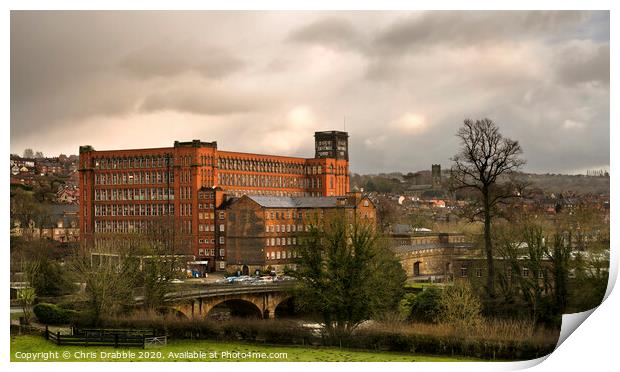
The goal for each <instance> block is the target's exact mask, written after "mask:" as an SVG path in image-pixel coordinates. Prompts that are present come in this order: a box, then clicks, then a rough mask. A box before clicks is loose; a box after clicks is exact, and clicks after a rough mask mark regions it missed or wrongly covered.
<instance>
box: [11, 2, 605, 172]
mask: <svg viewBox="0 0 620 372" xmlns="http://www.w3.org/2000/svg"><path fill="white" fill-rule="evenodd" d="M345 117H346V130H347V131H348V132H349V134H350V148H351V150H350V157H351V169H352V171H354V172H364V173H369V172H375V173H376V172H390V171H411V170H420V169H427V168H430V164H431V163H441V164H442V165H443V166H444V167H448V166H449V165H450V160H449V159H450V157H451V156H452V155H453V154H454V153H455V152H456V151H457V148H458V141H457V139H456V137H455V136H454V134H455V133H456V131H457V129H458V128H459V126H460V125H461V124H462V121H463V119H464V118H481V117H489V118H491V119H493V120H495V121H496V122H497V123H498V124H499V126H500V128H501V130H502V132H503V134H504V135H505V136H507V137H510V138H513V139H517V140H519V141H520V142H521V144H522V147H523V150H524V157H525V158H526V160H527V162H528V163H527V166H526V170H528V171H532V172H566V173H574V172H580V171H585V169H591V168H597V169H598V168H603V167H604V168H608V166H609V13H608V12H562V11H553V12H539V11H535V12H522V11H518V12H514V11H512V12H509V11H504V12H476V11H463V12H402V11H399V12H295V13H290V12H287V13H278V12H144V11H142V12H72V13H71V12H12V13H11V152H14V153H19V154H21V153H22V152H23V150H24V148H26V147H31V148H34V149H35V150H39V151H43V152H44V153H45V154H48V155H57V154H59V153H65V154H76V153H77V152H78V146H79V145H85V144H90V145H93V146H94V147H95V148H96V149H100V150H103V149H121V148H141V147H162V146H171V145H172V143H173V141H174V140H191V139H201V140H204V141H212V140H217V141H218V148H220V149H223V150H231V151H242V152H257V153H271V154H279V155H295V156H304V157H311V156H313V154H314V152H313V138H312V135H313V133H314V131H318V130H331V129H336V130H342V129H343V127H344V124H345V123H344V122H345V120H344V118H345Z"/></svg>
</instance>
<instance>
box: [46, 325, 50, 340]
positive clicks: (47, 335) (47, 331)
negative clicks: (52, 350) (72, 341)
mask: <svg viewBox="0 0 620 372" xmlns="http://www.w3.org/2000/svg"><path fill="white" fill-rule="evenodd" d="M45 339H46V340H49V339H50V331H49V329H48V328H47V324H46V325H45Z"/></svg>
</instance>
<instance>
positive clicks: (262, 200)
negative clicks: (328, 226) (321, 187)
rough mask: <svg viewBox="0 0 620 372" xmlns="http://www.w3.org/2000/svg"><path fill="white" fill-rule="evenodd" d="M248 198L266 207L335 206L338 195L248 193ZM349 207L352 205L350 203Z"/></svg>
mask: <svg viewBox="0 0 620 372" xmlns="http://www.w3.org/2000/svg"><path fill="white" fill-rule="evenodd" d="M247 197H248V198H250V199H251V200H253V201H254V202H256V203H257V204H259V205H260V206H261V207H265V208H335V207H338V206H339V205H338V204H337V200H338V197H336V196H322V197H308V196H304V197H290V196H260V195H247ZM348 207H351V206H350V205H348Z"/></svg>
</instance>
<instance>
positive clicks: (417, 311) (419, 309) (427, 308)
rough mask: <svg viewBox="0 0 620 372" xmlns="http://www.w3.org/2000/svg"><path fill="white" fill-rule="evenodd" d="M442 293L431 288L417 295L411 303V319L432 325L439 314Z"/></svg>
mask: <svg viewBox="0 0 620 372" xmlns="http://www.w3.org/2000/svg"><path fill="white" fill-rule="evenodd" d="M440 296H441V292H440V291H439V290H438V289H437V288H433V287H429V288H426V289H425V290H424V291H422V292H421V293H420V294H418V295H416V296H415V298H414V299H413V301H412V302H411V312H410V313H409V319H411V320H416V321H419V322H427V323H431V322H433V321H435V320H436V319H435V316H436V314H437V313H439V298H440Z"/></svg>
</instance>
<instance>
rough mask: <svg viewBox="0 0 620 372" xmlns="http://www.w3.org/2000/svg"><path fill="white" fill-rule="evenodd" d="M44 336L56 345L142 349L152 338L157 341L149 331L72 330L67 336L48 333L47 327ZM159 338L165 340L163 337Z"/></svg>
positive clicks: (151, 341) (152, 332)
mask: <svg viewBox="0 0 620 372" xmlns="http://www.w3.org/2000/svg"><path fill="white" fill-rule="evenodd" d="M44 336H45V339H47V340H50V341H52V342H54V343H56V345H74V346H113V347H115V348H118V347H141V348H143V349H144V348H145V347H146V345H147V344H153V338H156V339H157V335H156V334H155V332H154V331H151V330H128V329H78V328H72V330H71V334H69V335H67V334H61V333H60V332H56V333H54V332H50V331H49V329H48V328H47V326H46V327H45V333H44ZM159 337H160V338H161V337H163V340H166V337H165V336H159ZM157 341H159V339H158V340H157ZM164 342H165V341H164Z"/></svg>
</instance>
